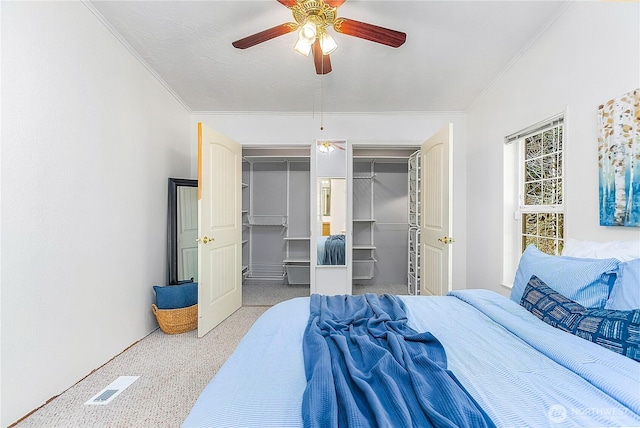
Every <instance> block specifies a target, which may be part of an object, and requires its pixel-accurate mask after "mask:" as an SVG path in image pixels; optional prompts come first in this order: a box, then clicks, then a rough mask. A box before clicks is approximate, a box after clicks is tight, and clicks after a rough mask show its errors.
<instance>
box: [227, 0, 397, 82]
mask: <svg viewBox="0 0 640 428" xmlns="http://www.w3.org/2000/svg"><path fill="white" fill-rule="evenodd" d="M277 1H278V2H279V3H281V4H283V5H284V6H286V7H288V8H289V9H291V12H292V13H293V18H294V19H295V21H296V22H287V23H284V24H280V25H277V26H275V27H272V28H269V29H267V30H264V31H260V32H259V33H255V34H252V35H250V36H247V37H245V38H243V39H240V40H236V41H235V42H233V43H232V44H233V46H234V47H236V48H238V49H246V48H249V47H251V46H255V45H257V44H259V43H262V42H266V41H267V40H271V39H273V38H275V37H278V36H282V35H283V34H287V33H290V32H292V31H296V30H299V32H298V41H297V42H296V44H295V47H294V48H295V50H296V51H298V52H300V53H301V54H303V55H307V56H308V55H309V54H310V53H311V52H313V60H314V61H313V62H314V64H315V67H316V73H318V74H327V73H329V72H331V60H330V59H329V54H330V53H331V52H333V51H334V50H335V49H336V48H337V47H338V45H337V43H336V41H335V40H334V39H333V37H331V35H330V34H329V33H328V32H327V27H333V29H334V30H335V31H337V32H338V33H342V34H346V35H348V36H354V37H358V38H361V39H365V40H369V41H372V42H376V43H381V44H383V45H387V46H391V47H393V48H397V47H400V46H402V44H403V43H404V42H405V40H406V39H407V35H406V34H405V33H402V32H400V31H396V30H390V29H388V28H383V27H378V26H377V25H373V24H367V23H366V22H360V21H356V20H353V19H349V18H338V17H337V9H338V7H339V6H341V5H342V4H343V3H344V2H345V1H346V0H277Z"/></svg>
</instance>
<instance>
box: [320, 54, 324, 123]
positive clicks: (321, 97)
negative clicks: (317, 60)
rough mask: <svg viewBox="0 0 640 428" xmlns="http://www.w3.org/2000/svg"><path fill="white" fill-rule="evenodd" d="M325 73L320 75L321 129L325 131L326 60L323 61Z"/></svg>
mask: <svg viewBox="0 0 640 428" xmlns="http://www.w3.org/2000/svg"><path fill="white" fill-rule="evenodd" d="M322 69H323V73H322V74H321V75H320V130H321V131H324V61H322Z"/></svg>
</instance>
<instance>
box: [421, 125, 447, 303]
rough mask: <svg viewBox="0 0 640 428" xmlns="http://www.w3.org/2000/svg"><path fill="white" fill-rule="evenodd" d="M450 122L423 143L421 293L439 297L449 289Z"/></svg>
mask: <svg viewBox="0 0 640 428" xmlns="http://www.w3.org/2000/svg"><path fill="white" fill-rule="evenodd" d="M452 149H453V124H448V125H447V126H445V127H444V128H442V129H441V130H440V131H438V132H437V133H436V134H435V135H433V136H432V137H431V138H429V139H428V140H427V141H425V142H424V143H423V144H422V147H421V150H420V156H421V162H422V214H421V217H422V219H421V224H420V235H421V239H422V243H421V246H420V256H421V261H422V266H421V270H422V271H421V273H420V282H421V287H420V294H422V295H425V296H429V295H436V296H441V295H444V294H446V293H447V292H448V291H449V290H450V289H451V276H452V275H451V261H450V259H451V244H452V242H453V238H452V236H451V223H452V222H451V215H452V210H451V202H452V200H453V198H452V196H451V181H452V180H451V173H452V166H451V162H452V159H453V158H452V156H451V151H452Z"/></svg>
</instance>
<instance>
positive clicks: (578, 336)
mask: <svg viewBox="0 0 640 428" xmlns="http://www.w3.org/2000/svg"><path fill="white" fill-rule="evenodd" d="M638 250H640V244H639V245H638ZM523 278H524V279H523ZM636 281H638V282H636ZM639 296H640V258H638V259H629V260H625V261H623V260H620V259H616V258H601V259H594V258H588V259H587V258H580V257H571V256H564V255H563V256H562V257H559V256H547V255H544V254H543V253H541V252H539V251H538V250H537V249H536V248H535V247H533V248H531V247H529V248H527V250H526V251H525V254H523V256H522V258H521V262H520V266H519V267H518V273H517V274H516V280H515V281H514V288H513V291H512V293H511V296H510V297H505V296H502V295H500V294H497V293H495V292H492V291H489V290H483V289H469V290H458V291H453V292H451V293H449V294H448V295H447V296H434V297H424V296H395V297H394V299H395V300H397V301H398V302H400V305H401V306H402V309H403V311H404V312H403V316H405V317H406V323H407V328H409V329H411V330H412V331H416V332H429V333H430V334H432V335H433V336H434V337H435V338H436V339H437V341H438V342H439V343H440V344H441V346H442V348H443V350H444V353H445V354H446V369H447V370H448V371H449V372H451V374H452V377H453V378H454V379H455V380H456V382H457V383H459V384H460V386H461V387H462V389H463V390H464V391H465V392H466V393H467V394H468V395H469V396H470V397H472V400H473V401H474V402H475V403H476V404H477V405H478V406H479V408H480V409H481V411H482V412H483V413H484V414H485V415H486V416H487V418H488V419H489V420H490V423H491V424H495V426H499V427H520V426H540V427H544V426H549V427H576V426H580V427H589V426H592V427H596V426H598V427H602V426H611V427H613V426H616V427H618V426H624V427H627V426H628V427H633V426H640V363H639V362H638V360H639V359H640V352H639V351H638V349H640V331H639V329H638V325H639V323H640V319H639V318H640V309H638V308H639V307H640V305H639V306H635V305H637V304H638V303H639V302H640V297H639ZM336 297H337V298H338V299H340V298H345V299H346V298H348V296H336ZM317 298H318V297H317V296H311V297H304V298H296V299H292V300H289V301H286V302H283V303H280V304H278V305H276V306H274V307H272V308H270V309H269V310H268V311H267V312H265V313H264V314H263V315H262V317H261V318H259V319H258V321H257V322H256V323H255V324H254V326H253V327H252V328H251V329H250V330H249V332H248V333H247V334H246V336H245V337H244V339H243V340H242V341H241V343H240V344H239V345H238V347H237V349H236V351H235V352H234V353H233V354H232V355H231V357H230V358H229V359H228V360H227V362H226V363H225V364H224V365H223V367H222V368H221V369H220V370H219V371H218V373H217V375H216V376H215V377H214V379H213V380H212V381H211V382H210V383H209V384H208V385H207V387H206V388H205V389H204V391H203V392H202V394H201V395H200V397H199V398H198V400H197V402H196V404H195V405H194V407H193V408H192V410H191V412H190V414H189V415H188V417H187V419H186V420H185V421H184V423H183V427H184V428H191V427H301V426H305V425H307V426H308V425H309V424H308V423H307V422H308V420H307V418H306V416H305V417H304V418H303V413H305V412H304V411H303V402H304V400H303V397H305V396H306V394H307V392H306V391H307V387H308V384H307V380H308V378H309V376H308V375H306V374H305V369H306V368H308V364H309V362H308V355H307V356H305V355H304V353H303V348H304V347H303V343H304V342H305V341H306V340H307V339H306V337H305V334H308V325H311V324H312V320H313V317H312V316H310V315H311V314H312V312H313V311H315V309H313V302H314V299H317ZM550 302H552V303H550ZM634 306H635V307H634ZM547 309H548V311H547ZM563 311H564V312H565V315H566V314H568V315H566V316H558V314H559V313H562V312H563ZM590 317H591V318H590ZM593 317H599V318H598V319H599V320H600V322H601V325H600V324H599V325H600V326H601V327H603V328H604V326H609V327H611V325H612V324H611V323H614V324H615V326H616V328H614V329H613V330H614V333H615V334H616V335H617V336H615V337H617V338H618V339H619V340H617V341H616V340H614V339H615V337H614V338H613V339H612V338H611V337H608V336H607V335H606V334H604V335H595V334H594V335H592V336H590V337H586V336H585V334H586V333H585V332H587V333H588V329H589V326H593V325H594V324H593V322H594V321H593ZM625 317H626V318H625ZM603 319H604V321H602V320H603ZM576 320H577V321H576ZM620 320H623V321H620ZM574 321H575V322H574ZM572 323H573V324H572ZM607 323H608V324H607ZM616 323H617V324H616ZM609 330H611V329H609ZM609 330H607V331H609ZM622 330H624V331H623V333H620V331H622ZM620 340H622V342H623V344H622V345H620ZM305 349H306V348H305ZM305 358H307V359H305ZM305 405H306V404H305ZM382 405H383V407H384V405H385V403H382ZM361 422H362V423H358V424H352V425H353V426H355V425H358V426H376V425H381V424H376V423H373V422H372V421H367V420H363V421H361ZM335 425H336V426H337V425H339V424H338V423H336V424H335ZM434 426H442V425H439V424H434ZM468 426H475V425H474V424H469V425H468Z"/></svg>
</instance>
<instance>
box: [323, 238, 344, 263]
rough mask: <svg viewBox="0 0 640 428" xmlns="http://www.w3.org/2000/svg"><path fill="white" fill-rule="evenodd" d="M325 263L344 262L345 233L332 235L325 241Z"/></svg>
mask: <svg viewBox="0 0 640 428" xmlns="http://www.w3.org/2000/svg"><path fill="white" fill-rule="evenodd" d="M323 264H325V265H343V264H344V235H330V236H329V237H327V240H326V241H325V243H324V263H323Z"/></svg>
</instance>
